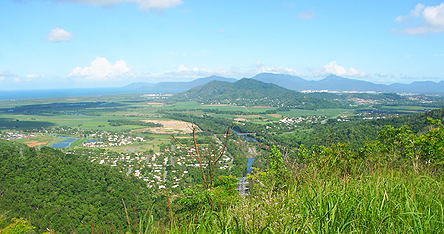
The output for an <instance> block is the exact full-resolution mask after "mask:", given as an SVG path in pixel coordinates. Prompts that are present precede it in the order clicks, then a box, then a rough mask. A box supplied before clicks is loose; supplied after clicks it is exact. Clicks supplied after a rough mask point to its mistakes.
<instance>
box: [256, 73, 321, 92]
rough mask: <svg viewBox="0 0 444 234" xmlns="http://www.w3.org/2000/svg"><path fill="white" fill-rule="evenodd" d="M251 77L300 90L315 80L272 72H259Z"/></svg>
mask: <svg viewBox="0 0 444 234" xmlns="http://www.w3.org/2000/svg"><path fill="white" fill-rule="evenodd" d="M252 79H255V80H259V81H262V82H264V83H273V84H276V85H279V86H281V87H284V88H286V89H292V90H297V91H302V90H306V89H308V88H309V87H310V86H311V85H312V84H313V83H314V82H315V81H309V80H305V79H303V78H301V77H299V76H292V75H285V74H274V73H260V74H257V75H255V76H253V77H252Z"/></svg>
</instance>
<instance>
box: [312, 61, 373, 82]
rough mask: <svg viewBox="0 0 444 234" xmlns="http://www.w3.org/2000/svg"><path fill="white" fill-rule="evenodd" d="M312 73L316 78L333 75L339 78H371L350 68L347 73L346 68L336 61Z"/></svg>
mask: <svg viewBox="0 0 444 234" xmlns="http://www.w3.org/2000/svg"><path fill="white" fill-rule="evenodd" d="M312 72H313V75H314V76H327V75H331V74H333V75H337V76H345V77H355V78H362V77H369V75H368V74H367V73H365V72H363V71H360V70H358V69H356V68H353V67H350V68H349V69H348V71H347V70H346V69H345V68H344V67H342V66H339V65H338V64H337V63H336V61H331V62H330V63H329V64H328V65H325V66H324V67H322V68H320V69H316V70H313V71H312Z"/></svg>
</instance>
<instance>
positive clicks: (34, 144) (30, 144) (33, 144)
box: [25, 141, 49, 147]
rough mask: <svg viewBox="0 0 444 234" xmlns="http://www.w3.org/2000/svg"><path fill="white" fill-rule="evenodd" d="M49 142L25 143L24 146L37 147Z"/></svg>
mask: <svg viewBox="0 0 444 234" xmlns="http://www.w3.org/2000/svg"><path fill="white" fill-rule="evenodd" d="M48 142H49V141H46V142H38V141H27V142H25V144H26V145H27V146H29V147H34V146H38V145H46V144H47V143H48Z"/></svg>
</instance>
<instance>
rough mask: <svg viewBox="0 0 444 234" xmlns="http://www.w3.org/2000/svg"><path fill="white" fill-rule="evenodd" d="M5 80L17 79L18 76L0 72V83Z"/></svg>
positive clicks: (8, 72)
mask: <svg viewBox="0 0 444 234" xmlns="http://www.w3.org/2000/svg"><path fill="white" fill-rule="evenodd" d="M6 78H12V79H15V78H17V79H18V76H17V75H15V74H13V73H11V72H10V71H0V81H3V80H4V79H6Z"/></svg>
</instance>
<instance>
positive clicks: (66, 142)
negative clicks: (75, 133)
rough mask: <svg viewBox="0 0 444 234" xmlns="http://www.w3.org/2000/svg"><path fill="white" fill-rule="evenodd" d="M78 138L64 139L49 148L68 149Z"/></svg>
mask: <svg viewBox="0 0 444 234" xmlns="http://www.w3.org/2000/svg"><path fill="white" fill-rule="evenodd" d="M77 140H78V138H72V139H65V140H63V141H59V142H57V143H54V144H52V145H51V147H53V148H68V147H69V146H70V145H71V143H73V142H74V141H77Z"/></svg>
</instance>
